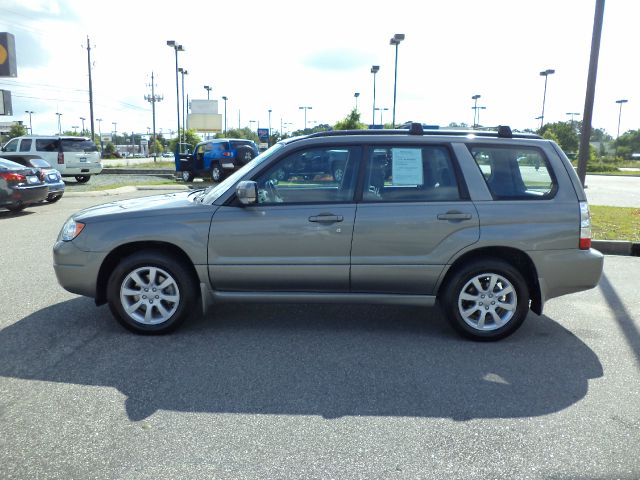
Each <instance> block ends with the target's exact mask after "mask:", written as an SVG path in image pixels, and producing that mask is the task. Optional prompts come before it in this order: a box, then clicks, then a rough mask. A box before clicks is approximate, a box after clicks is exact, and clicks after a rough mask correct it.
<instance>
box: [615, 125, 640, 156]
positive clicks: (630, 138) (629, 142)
mask: <svg viewBox="0 0 640 480" xmlns="http://www.w3.org/2000/svg"><path fill="white" fill-rule="evenodd" d="M614 144H615V146H616V151H617V152H618V155H619V156H621V157H631V154H632V153H638V152H640V130H629V131H628V132H626V133H623V134H622V135H620V137H619V138H618V139H617V140H616V141H615V142H614Z"/></svg>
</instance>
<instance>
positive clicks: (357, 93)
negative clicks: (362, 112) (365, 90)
mask: <svg viewBox="0 0 640 480" xmlns="http://www.w3.org/2000/svg"><path fill="white" fill-rule="evenodd" d="M353 96H354V97H355V99H356V112H357V111H358V97H359V96H360V92H356V93H354V94H353Z"/></svg>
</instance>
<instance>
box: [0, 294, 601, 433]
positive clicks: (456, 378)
mask: <svg viewBox="0 0 640 480" xmlns="http://www.w3.org/2000/svg"><path fill="white" fill-rule="evenodd" d="M602 374H603V372H602V365H601V363H600V361H599V360H598V358H597V356H596V355H595V353H594V352H593V351H592V350H591V349H590V348H589V347H588V346H587V345H586V344H584V343H583V342H582V341H581V340H580V339H578V338H577V337H576V336H575V335H573V334H572V333H571V332H569V331H568V330H566V329H565V328H563V327H562V326H560V324H559V323H557V322H556V321H554V320H552V319H550V318H548V317H546V316H541V317H538V316H535V315H533V314H532V315H530V317H529V318H528V319H527V321H526V322H525V324H524V326H523V327H522V328H521V329H520V330H519V331H518V332H517V333H516V334H514V335H513V336H511V337H509V338H507V339H505V340H503V341H500V342H497V343H475V342H470V341H467V340H463V339H461V338H459V337H458V336H457V335H455V334H453V333H452V331H451V330H450V328H449V327H448V325H446V323H445V321H444V319H443V318H442V315H441V313H440V312H439V310H437V309H421V308H413V307H381V306H375V307H373V306H344V305H343V306H336V305H293V306H291V305H220V306H217V309H216V312H215V313H214V314H212V315H207V316H206V317H202V316H200V317H199V318H194V319H193V320H192V321H190V322H188V323H187V324H185V325H184V326H183V328H182V329H180V330H179V331H177V332H175V333H174V334H171V335H165V336H155V337H153V336H152V337H148V336H138V335H135V334H132V333H129V332H127V331H125V330H124V329H122V328H121V327H120V326H119V325H118V324H117V323H116V322H115V321H114V320H113V318H112V317H111V314H110V312H109V309H108V308H107V307H106V306H105V307H100V308H96V307H95V306H94V304H93V302H92V301H91V300H89V299H85V298H76V299H73V300H70V301H67V302H63V303H59V304H56V305H53V306H50V307H47V308H45V309H42V310H40V311H37V312H35V313H33V314H32V315H30V316H28V317H25V318H24V319H22V320H20V321H17V322H16V323H14V324H13V325H10V326H8V327H6V328H5V329H4V330H2V331H0V375H2V376H5V377H14V378H20V379H27V380H43V381H47V382H62V383H70V384H77V385H88V386H108V387H114V388H117V389H118V390H119V391H120V392H122V393H123V394H124V395H126V397H127V400H126V401H125V405H124V407H125V408H126V412H127V414H128V416H129V418H130V419H131V420H133V421H137V420H142V419H144V418H147V417H149V416H150V415H152V414H153V413H154V412H155V411H157V410H160V409H164V410H171V411H180V412H208V413H219V412H222V413H244V414H284V415H319V416H322V417H324V418H328V419H331V418H338V417H342V416H362V415H370V416H411V417H441V418H452V419H455V420H458V421H465V420H470V419H474V418H514V417H531V416H537V415H545V414H549V413H553V412H557V411H559V410H562V409H564V408H567V407H568V406H570V405H573V404H574V403H576V402H577V401H579V400H580V399H581V398H583V397H584V396H585V395H586V393H587V389H588V386H589V379H592V378H598V377H600V376H602Z"/></svg>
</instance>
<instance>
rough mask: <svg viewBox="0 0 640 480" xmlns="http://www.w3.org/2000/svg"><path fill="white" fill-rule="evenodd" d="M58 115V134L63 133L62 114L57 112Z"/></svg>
mask: <svg viewBox="0 0 640 480" xmlns="http://www.w3.org/2000/svg"><path fill="white" fill-rule="evenodd" d="M56 115H57V116H58V135H62V123H61V122H60V117H61V116H62V114H61V113H58V112H56Z"/></svg>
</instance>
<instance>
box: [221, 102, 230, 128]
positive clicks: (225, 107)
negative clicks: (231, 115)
mask: <svg viewBox="0 0 640 480" xmlns="http://www.w3.org/2000/svg"><path fill="white" fill-rule="evenodd" d="M222 100H224V134H225V135H226V134H227V100H229V97H222Z"/></svg>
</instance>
